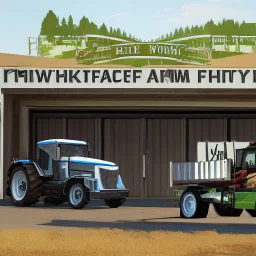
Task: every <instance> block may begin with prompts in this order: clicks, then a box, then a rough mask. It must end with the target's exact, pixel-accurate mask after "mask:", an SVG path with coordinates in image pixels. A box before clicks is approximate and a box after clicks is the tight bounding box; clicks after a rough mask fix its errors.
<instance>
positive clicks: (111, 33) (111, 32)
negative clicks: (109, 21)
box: [109, 27, 113, 36]
mask: <svg viewBox="0 0 256 256" xmlns="http://www.w3.org/2000/svg"><path fill="white" fill-rule="evenodd" d="M109 34H110V35H111V36H112V35H113V28H112V27H110V30H109Z"/></svg>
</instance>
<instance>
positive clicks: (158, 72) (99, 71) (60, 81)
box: [0, 68, 256, 89]
mask: <svg viewBox="0 0 256 256" xmlns="http://www.w3.org/2000/svg"><path fill="white" fill-rule="evenodd" d="M0 86H1V87H2V88H145V89H146V88H179V89H185V88H190V89H192V88H194V89H224V88H225V89H255V88H256V69H255V70H254V69H206V68H201V69H198V68H190V69H189V68H176V69H164V68H156V69H152V68H142V69H138V68H136V69H135V68H134V69H133V68H132V69H129V68H108V69H104V68H89V69H33V68H32V69H14V68H2V69H1V70H0Z"/></svg>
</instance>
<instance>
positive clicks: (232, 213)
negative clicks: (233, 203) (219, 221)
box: [213, 203, 243, 217]
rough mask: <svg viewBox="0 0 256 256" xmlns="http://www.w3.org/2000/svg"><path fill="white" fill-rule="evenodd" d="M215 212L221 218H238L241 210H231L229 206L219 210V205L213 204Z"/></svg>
mask: <svg viewBox="0 0 256 256" xmlns="http://www.w3.org/2000/svg"><path fill="white" fill-rule="evenodd" d="M213 207H214V209H215V212H216V213H217V214H218V215H219V216H221V217H240V215H241V214H242V212H243V209H233V210H232V208H231V207H230V206H227V207H224V208H222V209H221V207H220V204H217V203H215V204H213Z"/></svg>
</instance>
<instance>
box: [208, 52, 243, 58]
mask: <svg viewBox="0 0 256 256" xmlns="http://www.w3.org/2000/svg"><path fill="white" fill-rule="evenodd" d="M242 54H244V53H243V52H222V51H212V58H213V59H222V58H227V57H232V56H237V55H242Z"/></svg>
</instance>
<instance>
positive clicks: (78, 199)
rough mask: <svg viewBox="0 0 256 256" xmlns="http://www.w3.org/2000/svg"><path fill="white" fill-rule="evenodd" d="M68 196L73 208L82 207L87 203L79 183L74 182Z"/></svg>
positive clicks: (83, 190) (82, 187)
mask: <svg viewBox="0 0 256 256" xmlns="http://www.w3.org/2000/svg"><path fill="white" fill-rule="evenodd" d="M68 198H69V203H70V204H71V206H72V208H74V209H82V208H84V206H85V205H86V204H88V200H87V198H86V193H85V189H84V186H83V185H82V184H81V183H76V184H74V185H73V186H72V187H71V188H70V190H69V195H68Z"/></svg>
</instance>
